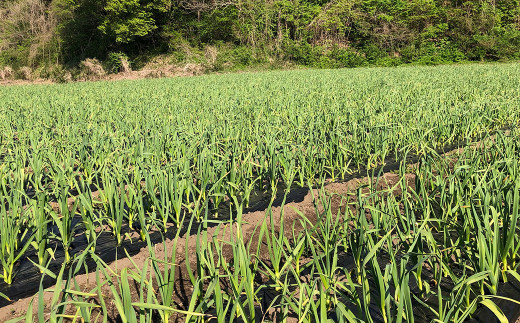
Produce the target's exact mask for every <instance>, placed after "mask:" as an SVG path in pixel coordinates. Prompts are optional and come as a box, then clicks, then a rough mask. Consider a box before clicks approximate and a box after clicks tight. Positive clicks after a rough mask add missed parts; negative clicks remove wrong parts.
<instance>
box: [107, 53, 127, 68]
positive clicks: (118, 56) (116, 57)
mask: <svg viewBox="0 0 520 323" xmlns="http://www.w3.org/2000/svg"><path fill="white" fill-rule="evenodd" d="M104 63H105V70H106V71H108V72H109V73H119V72H128V71H130V61H129V59H128V56H126V54H125V53H121V52H117V53H109V54H108V56H107V59H106V60H105V62H104Z"/></svg>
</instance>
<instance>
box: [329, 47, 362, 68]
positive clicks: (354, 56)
mask: <svg viewBox="0 0 520 323" xmlns="http://www.w3.org/2000/svg"><path fill="white" fill-rule="evenodd" d="M328 56H329V57H330V58H332V59H334V60H336V61H337V67H357V66H364V65H367V61H366V60H365V58H364V57H363V56H362V55H360V54H359V53H358V52H356V51H354V50H353V49H351V48H339V47H337V46H335V47H334V48H333V49H332V50H331V51H330V53H329V55H328Z"/></svg>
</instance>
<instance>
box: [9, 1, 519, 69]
mask: <svg viewBox="0 0 520 323" xmlns="http://www.w3.org/2000/svg"><path fill="white" fill-rule="evenodd" d="M518 8H519V6H518V1H517V0H499V1H497V2H493V3H489V2H475V1H466V2H464V3H460V2H439V1H434V0H412V1H405V2H403V1H397V2H391V1H386V0H353V1H349V0H300V1H294V0H275V1H254V0H241V1H224V0H215V1H205V0H183V1H172V0H48V1H43V0H19V1H9V2H4V3H2V4H1V5H0V18H3V19H0V65H9V66H13V67H14V68H15V69H16V68H19V67H22V66H30V67H32V68H36V67H38V66H39V65H50V64H61V65H64V66H66V67H68V68H70V67H75V66H77V65H78V64H79V63H80V62H81V61H83V60H85V59H87V58H97V59H99V60H105V59H107V56H108V54H109V53H111V52H124V53H126V54H127V55H129V58H131V59H132V60H134V61H137V58H139V60H140V61H141V63H142V64H141V65H139V66H142V65H144V64H145V63H146V62H145V60H146V59H153V58H154V57H155V56H157V55H161V56H163V55H164V56H168V55H170V56H172V59H171V61H172V62H178V63H179V64H182V63H185V62H196V63H204V60H205V59H204V53H203V52H204V50H205V48H207V47H208V46H214V47H217V48H218V49H219V50H218V52H219V55H218V57H217V58H216V61H211V62H209V63H208V64H209V65H211V66H212V67H211V68H210V69H209V70H212V69H213V70H221V69H226V68H228V67H232V68H243V67H246V66H251V65H256V64H277V63H276V62H282V61H285V62H290V63H295V64H297V65H304V66H312V67H318V68H336V67H355V66H365V65H376V66H395V65H400V64H409V63H414V64H425V65H436V64H445V63H457V62H462V61H467V60H470V61H483V60H490V61H496V60H507V59H520V54H519V53H520V51H518V48H520V26H519V24H518V21H520V10H519V9H518ZM44 21H45V23H42V22H44ZM258 53H261V54H260V55H259V54H258ZM143 58H146V59H143ZM108 59H109V60H112V57H109V58H108ZM212 60H213V59H212ZM265 62H270V63H265ZM108 65H112V63H111V62H109V63H108ZM117 69H118V68H115V69H113V71H116V70H117Z"/></svg>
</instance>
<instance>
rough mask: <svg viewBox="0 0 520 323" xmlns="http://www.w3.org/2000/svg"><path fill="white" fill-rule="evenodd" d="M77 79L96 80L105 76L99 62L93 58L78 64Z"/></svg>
mask: <svg viewBox="0 0 520 323" xmlns="http://www.w3.org/2000/svg"><path fill="white" fill-rule="evenodd" d="M79 69H80V71H79V75H78V78H79V79H83V80H97V79H100V78H102V77H103V76H105V75H106V72H105V69H104V68H103V66H102V65H101V62H100V61H99V60H97V59H95V58H88V59H86V60H84V61H81V63H80V64H79Z"/></svg>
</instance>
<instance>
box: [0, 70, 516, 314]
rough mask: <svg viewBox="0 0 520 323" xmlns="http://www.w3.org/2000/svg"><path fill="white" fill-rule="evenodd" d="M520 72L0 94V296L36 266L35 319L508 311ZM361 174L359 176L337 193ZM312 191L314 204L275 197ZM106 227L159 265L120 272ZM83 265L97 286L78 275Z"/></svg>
mask: <svg viewBox="0 0 520 323" xmlns="http://www.w3.org/2000/svg"><path fill="white" fill-rule="evenodd" d="M519 76H520V67H519V65H514V64H502V65H467V66H458V67H403V68H399V69H385V68H377V69H352V70H326V71H320V72H316V71H292V72H268V73H254V74H239V75H221V76H215V75H213V76H203V77H197V78H183V79H159V80H146V81H142V80H141V81H122V82H112V83H107V82H96V83H73V84H64V85H45V86H35V85H32V86H19V87H4V88H0V96H1V97H2V99H3V100H2V104H1V105H0V134H1V141H0V156H1V164H0V179H1V181H0V190H1V192H2V195H1V198H2V201H1V203H0V206H1V208H0V260H1V268H2V271H1V272H0V278H1V279H2V280H3V281H4V283H3V285H2V286H4V287H5V288H4V289H2V290H1V292H3V293H4V294H6V296H9V295H10V292H11V290H10V288H9V285H12V284H13V283H16V281H17V278H19V276H17V273H18V270H19V268H21V267H22V266H23V265H24V264H25V265H27V264H28V263H29V264H30V265H31V266H34V268H36V269H37V270H38V271H40V272H41V273H42V274H43V275H44V276H51V277H54V278H55V279H56V281H57V286H56V287H55V288H53V289H51V290H50V291H49V292H51V293H52V294H53V295H54V296H53V297H52V299H50V300H49V301H48V302H47V303H45V302H44V301H43V295H44V288H45V287H44V286H43V285H41V287H40V295H41V297H40V298H39V301H38V300H35V302H34V304H35V306H36V304H37V306H36V308H37V311H36V312H32V311H27V320H26V321H27V322H30V321H33V314H34V317H35V318H36V317H37V318H38V320H39V321H46V320H50V321H52V322H56V321H62V320H66V319H73V318H74V317H75V318H78V319H79V318H81V319H83V320H84V321H86V322H94V321H106V320H107V318H110V319H114V320H115V319H117V317H116V318H115V316H119V319H120V320H121V321H122V322H137V321H140V322H156V321H161V320H162V321H168V320H169V319H171V318H172V315H174V316H175V315H176V316H178V317H181V320H184V319H186V320H187V321H203V320H208V319H210V318H213V319H216V320H218V321H220V322H224V321H233V320H235V319H239V320H241V321H244V322H254V321H260V320H261V319H266V320H273V321H275V320H276V321H280V320H282V319H283V318H287V317H288V316H293V317H297V318H299V321H301V322H326V321H327V320H328V319H330V320H333V321H338V322H346V321H349V322H354V321H356V320H362V321H366V322H373V321H384V322H401V321H403V320H406V321H408V322H413V321H414V319H415V320H417V321H425V320H427V321H430V320H437V322H462V321H464V320H465V319H467V318H469V317H471V316H473V315H476V313H477V312H476V311H478V310H480V309H482V308H490V309H492V311H493V313H495V315H497V316H499V317H500V318H501V320H502V321H503V319H504V316H503V314H502V312H501V310H500V309H499V307H498V306H497V305H496V304H497V303H498V301H499V300H500V298H498V297H499V295H500V292H501V290H502V288H503V287H504V286H507V283H508V281H511V280H518V279H520V276H519V274H518V273H517V270H518V266H519V265H520V261H519V249H520V235H519V226H520V222H519V221H518V220H519V219H518V218H519V205H520V172H519V170H520V158H519V157H520V149H519V148H520V146H519V141H518V135H519V132H518V120H520V115H519V114H520V110H519V109H518V106H519V105H520V77H519ZM447 146H452V147H451V148H450V149H453V148H454V147H455V148H456V147H463V149H461V150H455V151H453V152H452V153H451V154H443V153H442V151H443V150H444V149H446V147H447ZM411 156H413V157H414V160H415V162H412V161H411V160H410V159H409V157H411ZM388 164H394V165H395V167H394V168H393V174H389V173H387V174H383V169H382V168H381V166H384V165H388ZM356 175H358V176H361V177H363V176H365V177H367V181H365V182H364V183H361V185H358V186H356V187H351V188H350V189H349V190H347V191H346V192H343V193H341V194H337V193H330V191H328V190H327V187H328V186H327V185H325V182H326V181H327V182H335V181H342V180H346V179H349V178H351V176H356ZM389 175H392V176H394V178H396V179H397V180H394V181H393V182H391V183H386V181H387V178H388V177H387V176H389ZM382 184H383V185H382ZM324 185H325V186H324ZM305 188H311V189H310V191H311V192H314V193H313V194H314V199H313V201H314V206H313V207H312V208H311V209H310V210H309V209H298V204H294V205H293V206H292V207H287V208H283V205H284V204H286V201H287V198H288V196H289V195H290V192H291V191H294V190H298V189H305ZM312 188H317V189H318V190H317V191H316V190H313V189H312ZM262 195H265V196H267V201H266V202H267V205H265V207H266V209H265V216H263V219H260V220H259V221H258V222H257V223H256V224H250V223H248V222H249V221H250V220H251V219H250V218H248V214H245V211H246V210H247V207H248V205H249V204H250V203H251V201H254V200H255V199H258V196H262ZM277 196H278V197H277ZM277 199H278V203H279V204H278V205H279V206H280V205H281V208H279V209H277V208H275V207H273V202H274V201H275V200H277ZM280 199H281V201H280ZM276 210H278V211H276ZM280 210H285V211H280ZM291 210H292V211H291ZM275 211H276V212H278V213H276V215H275ZM290 212H293V213H292V214H293V216H292V218H290V217H287V214H289V213H290ZM295 214H296V216H295ZM246 225H249V226H252V227H254V230H245V229H244V227H245V226H246ZM186 226H189V227H191V230H188V234H186V235H185V237H184V238H182V239H184V240H182V239H181V237H182V235H183V234H184V233H181V230H180V229H182V228H186ZM215 226H216V227H215ZM190 232H191V233H193V235H191V236H190V235H189V233H190ZM255 232H256V234H255ZM163 234H164V235H165V237H166V236H168V235H169V237H170V239H171V240H168V239H166V238H162V240H160V243H159V245H161V246H162V247H161V248H163V250H164V249H166V251H165V252H164V254H163V255H162V256H156V252H158V251H157V250H158V249H157V248H158V246H157V245H155V243H156V242H154V240H153V239H152V238H151V236H152V235H155V236H157V235H163ZM107 235H108V236H110V237H112V238H111V240H110V241H111V243H113V244H112V245H111V248H114V247H116V246H123V247H125V246H126V247H128V246H129V241H130V240H133V243H137V242H136V241H138V240H141V241H144V242H145V243H146V244H147V245H145V248H144V249H145V250H147V252H148V255H149V256H148V257H147V258H146V261H145V262H144V263H139V264H135V263H134V265H132V266H130V267H128V268H126V267H125V268H121V267H120V268H119V269H117V268H116V269H114V268H112V267H110V266H109V264H107V263H105V262H104V261H103V260H101V258H102V253H103V249H102V247H105V249H104V250H106V245H105V246H103V245H101V243H98V242H99V241H101V240H100V237H106V236H107ZM172 237H173V238H172ZM103 241H105V242H106V239H105V240H103ZM162 242H164V244H163V243H162ZM78 244H82V245H83V247H82V248H80V247H78ZM189 246H191V249H190V248H189ZM62 263H63V264H62ZM89 263H90V265H88V264H89ZM92 264H94V267H92ZM56 265H57V266H58V269H59V268H61V270H58V271H54V272H53V271H51V270H49V269H47V268H52V267H53V266H54V268H56ZM84 266H85V267H87V268H90V269H88V270H91V271H93V272H95V273H96V276H95V279H94V280H95V281H96V284H95V287H93V288H92V289H87V290H86V289H85V288H84V287H83V286H82V285H80V284H79V283H78V282H76V280H75V278H74V274H75V273H76V272H79V271H80V270H81V269H82V268H84ZM69 269H71V270H69ZM22 278H23V277H22ZM179 279H181V280H182V279H184V280H185V281H187V282H188V285H189V291H188V293H187V296H185V299H181V300H180V301H179V299H178V296H176V295H178V294H177V293H178V289H179V288H180V287H179V285H178V284H179V283H178V281H179ZM26 288H31V286H27V287H26ZM275 316H276V318H275Z"/></svg>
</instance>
